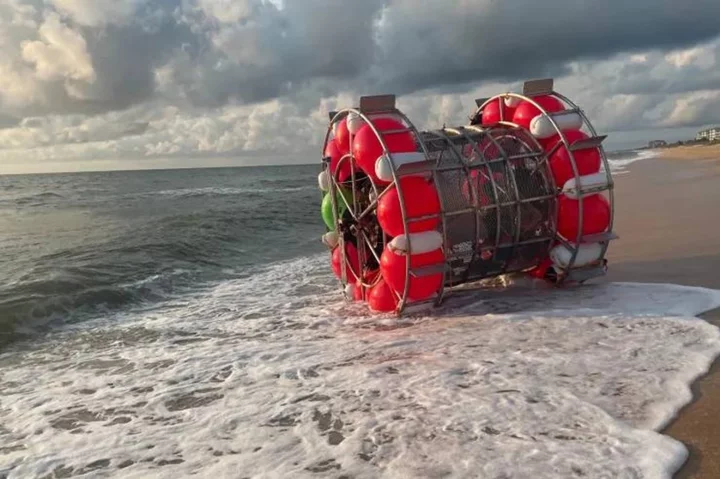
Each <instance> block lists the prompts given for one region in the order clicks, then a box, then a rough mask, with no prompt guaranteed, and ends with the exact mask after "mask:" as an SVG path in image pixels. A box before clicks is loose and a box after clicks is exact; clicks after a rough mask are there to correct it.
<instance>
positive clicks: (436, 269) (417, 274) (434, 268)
mask: <svg viewBox="0 0 720 479" xmlns="http://www.w3.org/2000/svg"><path fill="white" fill-rule="evenodd" d="M446 271H447V264H446V263H438V264H431V265H429V266H422V267H420V268H413V269H411V270H410V274H411V275H412V276H413V277H414V278H422V277H424V276H432V275H434V274H440V273H445V272H446Z"/></svg>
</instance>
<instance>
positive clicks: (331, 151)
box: [325, 139, 352, 183]
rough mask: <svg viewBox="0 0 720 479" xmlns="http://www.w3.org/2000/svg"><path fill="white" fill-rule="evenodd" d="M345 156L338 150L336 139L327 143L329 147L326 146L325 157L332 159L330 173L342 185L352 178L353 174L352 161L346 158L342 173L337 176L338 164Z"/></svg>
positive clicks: (341, 168)
mask: <svg viewBox="0 0 720 479" xmlns="http://www.w3.org/2000/svg"><path fill="white" fill-rule="evenodd" d="M343 155H344V153H342V152H341V151H340V149H339V148H338V145H337V143H336V140H335V139H333V140H330V141H328V142H327V145H326V146H325V156H329V157H330V173H331V174H332V175H333V176H334V177H335V179H336V180H337V181H339V182H341V183H342V182H343V181H345V180H347V179H348V178H350V175H351V173H352V170H351V167H350V161H351V160H350V158H346V159H345V161H343V164H342V166H341V167H340V171H339V172H337V174H336V171H337V168H338V164H339V163H340V159H341V158H342V157H343Z"/></svg>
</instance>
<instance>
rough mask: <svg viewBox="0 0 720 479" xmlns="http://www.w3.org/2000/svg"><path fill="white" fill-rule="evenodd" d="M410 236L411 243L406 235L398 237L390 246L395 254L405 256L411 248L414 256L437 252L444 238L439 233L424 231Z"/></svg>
mask: <svg viewBox="0 0 720 479" xmlns="http://www.w3.org/2000/svg"><path fill="white" fill-rule="evenodd" d="M409 236H410V241H408V237H407V236H406V235H400V236H396V237H395V238H393V240H392V241H391V242H390V244H389V245H388V246H389V247H390V249H391V250H392V251H393V252H394V253H395V254H399V255H404V254H407V252H408V251H409V250H410V248H412V254H424V253H429V252H431V251H435V250H436V249H438V248H440V247H442V244H443V237H442V234H441V233H440V232H439V231H424V232H422V233H412V234H410V235H409Z"/></svg>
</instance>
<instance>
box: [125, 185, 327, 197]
mask: <svg viewBox="0 0 720 479" xmlns="http://www.w3.org/2000/svg"><path fill="white" fill-rule="evenodd" d="M309 190H317V187H315V186H314V185H307V186H294V187H272V186H268V187H266V188H229V187H203V188H178V189H170V190H159V191H146V192H143V193H138V194H132V195H126V196H125V198H128V197H134V198H152V197H167V198H196V197H205V196H238V195H243V196H244V195H250V194H258V195H263V194H267V193H291V192H296V191H309Z"/></svg>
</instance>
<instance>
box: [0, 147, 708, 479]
mask: <svg viewBox="0 0 720 479" xmlns="http://www.w3.org/2000/svg"><path fill="white" fill-rule="evenodd" d="M625 155H627V153H625ZM629 159H631V158H629V157H623V158H619V161H626V160H629ZM619 167H620V168H622V167H623V166H622V165H619ZM317 171H318V170H317V167H315V166H298V167H272V168H238V169H208V170H174V171H154V172H114V173H87V174H70V175H40V176H8V177H0V257H1V258H2V265H3V268H2V269H1V270H0V280H1V282H0V333H2V341H3V342H2V346H0V348H1V349H0V477H8V478H13V479H14V478H28V477H48V478H49V477H133V478H134V477H137V478H140V477H159V478H164V477H168V478H176V477H189V476H194V477H229V478H230V477H231V478H237V477H258V478H260V477H263V478H265V477H273V478H274V477H308V478H320V477H323V478H324V477H328V478H340V477H348V478H349V477H352V478H366V477H367V478H374V477H488V478H501V477H505V478H514V477H537V478H544V477H627V478H636V477H646V478H650V477H670V474H671V473H672V472H673V471H674V470H676V469H677V468H678V467H679V466H680V464H682V462H683V461H684V460H685V457H686V455H687V450H686V448H685V447H684V446H683V445H682V444H681V443H679V442H677V441H675V440H673V439H671V438H669V437H667V436H663V435H661V434H659V433H658V432H657V431H659V430H660V429H661V428H662V427H663V426H664V425H666V424H667V423H668V422H669V421H670V420H671V419H672V417H673V416H674V415H675V413H676V412H677V410H678V409H679V408H680V407H682V406H683V405H684V404H686V403H687V402H688V401H689V400H690V399H691V393H690V389H689V384H690V383H691V381H692V380H694V379H695V378H696V377H698V376H699V375H701V374H703V373H704V372H705V371H706V370H707V368H708V367H709V365H710V364H711V362H712V360H713V359H714V358H715V357H716V356H717V355H718V354H720V331H718V329H717V328H716V327H714V326H711V325H710V324H708V323H706V322H705V321H702V320H700V319H697V318H695V317H694V316H696V315H697V314H699V313H701V312H703V311H705V310H708V309H711V308H713V307H716V306H720V292H717V291H711V290H707V289H701V288H687V287H680V286H674V285H657V284H655V285H645V284H589V285H587V286H585V287H582V288H574V289H568V290H554V289H548V288H543V287H542V286H541V285H538V284H536V283H530V282H526V281H517V282H516V283H514V284H513V285H512V286H510V287H508V288H506V289H491V288H489V289H486V290H483V291H479V292H474V293H468V294H462V295H458V296H455V297H451V298H449V300H448V301H447V303H446V304H445V305H444V307H443V308H441V309H438V310H430V311H425V312H420V313H418V314H415V315H412V316H409V317H406V318H403V319H402V320H397V319H396V318H393V317H388V316H382V315H380V316H378V315H371V314H369V313H368V312H367V310H366V309H365V308H364V307H363V306H360V305H356V304H349V303H346V302H345V301H343V299H342V297H341V294H340V289H339V286H338V284H337V283H336V281H335V280H334V278H333V276H332V273H331V271H330V268H329V264H328V263H329V262H328V256H327V253H326V252H325V251H324V250H323V247H322V245H321V243H320V241H319V237H320V235H321V234H322V233H323V227H322V222H321V219H320V216H319V211H318V209H319V200H320V194H319V192H318V190H317V187H316V175H317Z"/></svg>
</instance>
